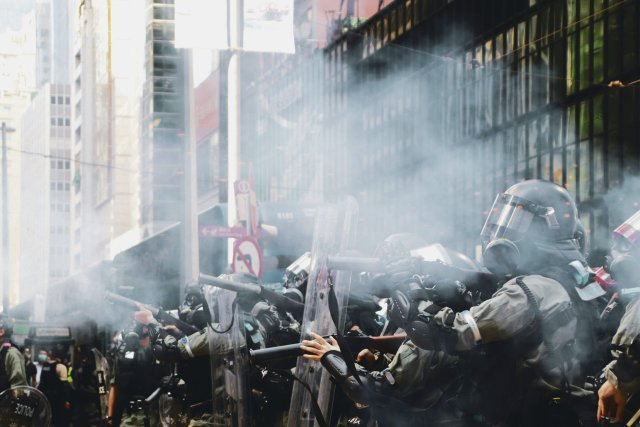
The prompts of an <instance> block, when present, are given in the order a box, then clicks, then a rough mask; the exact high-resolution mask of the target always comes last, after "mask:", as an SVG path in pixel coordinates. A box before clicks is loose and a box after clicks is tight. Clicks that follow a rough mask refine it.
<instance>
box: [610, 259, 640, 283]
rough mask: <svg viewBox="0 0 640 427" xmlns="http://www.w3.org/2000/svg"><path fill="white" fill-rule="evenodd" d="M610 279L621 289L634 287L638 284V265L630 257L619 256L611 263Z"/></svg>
mask: <svg viewBox="0 0 640 427" xmlns="http://www.w3.org/2000/svg"><path fill="white" fill-rule="evenodd" d="M609 270H610V273H611V277H612V278H613V280H615V281H616V282H617V283H618V285H619V286H621V287H628V288H631V287H634V286H637V285H638V284H639V283H640V265H638V261H637V260H636V258H634V257H632V256H631V255H620V256H618V257H616V258H614V259H613V260H612V261H611V264H610V266H609Z"/></svg>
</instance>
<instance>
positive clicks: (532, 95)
mask: <svg viewBox="0 0 640 427" xmlns="http://www.w3.org/2000/svg"><path fill="white" fill-rule="evenodd" d="M639 28H640V3H639V2H637V1H634V0H616V1H614V0H609V1H607V0H548V1H544V0H526V1H524V0H514V1H509V2H504V1H496V0H482V1H473V0H406V1H395V2H393V3H391V4H390V5H389V6H387V7H385V8H384V9H382V10H381V11H380V12H379V13H378V14H376V15H374V16H373V17H372V18H371V19H369V20H368V21H366V22H365V23H364V24H363V25H361V26H360V27H359V28H357V29H356V30H353V31H349V32H347V33H344V34H343V35H342V36H341V37H340V38H339V39H337V40H335V41H334V42H333V43H332V44H330V45H329V46H328V47H327V48H325V49H324V50H323V51H321V52H316V54H314V55H310V56H308V57H306V58H303V59H301V58H298V57H294V58H291V59H289V60H286V63H287V65H288V66H285V67H282V66H281V67H279V70H282V71H272V72H269V73H264V74H263V75H261V76H260V77H259V78H257V79H256V82H255V84H254V85H253V86H252V87H250V88H248V89H247V90H246V91H245V92H246V93H245V99H255V100H256V102H247V101H244V102H245V105H246V104H251V105H252V106H253V107H247V109H248V113H249V114H247V116H248V118H247V121H246V123H245V127H247V128H251V127H253V128H256V130H255V131H254V132H245V135H244V137H245V139H246V142H243V144H245V145H244V146H243V147H244V149H245V150H246V152H243V155H244V156H245V158H251V159H252V161H253V165H254V168H255V170H256V176H257V177H258V179H257V181H258V182H260V183H261V185H260V186H259V188H258V190H259V198H261V199H263V200H264V199H266V200H270V199H273V198H276V199H289V200H299V199H300V198H304V197H308V196H310V195H311V193H310V192H309V191H310V190H309V189H313V191H312V193H313V197H315V198H316V199H318V200H324V201H330V200H337V199H339V198H340V197H342V196H344V195H345V194H353V195H355V196H356V197H357V198H358V200H359V202H360V205H361V208H362V212H361V213H362V215H363V217H364V221H363V233H362V234H361V235H362V236H364V237H363V238H364V240H365V241H368V243H371V245H373V244H375V242H377V241H379V240H380V239H381V238H383V237H384V235H385V234H389V233H391V232H397V231H413V232H417V233H419V234H421V235H423V236H424V237H425V238H427V239H428V240H432V241H440V242H443V243H448V244H450V245H452V246H453V247H456V248H458V249H461V250H463V251H465V252H467V253H468V254H470V255H474V251H475V250H476V248H477V245H478V243H479V240H478V235H479V232H480V229H481V227H482V223H483V220H484V218H485V215H486V212H487V210H488V209H489V208H490V206H491V203H492V201H493V198H494V197H495V195H496V193H498V192H499V191H503V190H504V189H506V188H507V187H508V186H510V185H511V184H514V183H516V182H518V181H520V180H523V179H527V178H540V179H546V180H552V181H554V182H556V183H558V184H560V185H563V186H565V187H566V188H567V189H568V190H569V191H570V192H571V194H572V195H573V196H574V197H575V199H576V201H577V202H578V205H579V209H580V214H581V217H582V219H583V222H584V224H585V227H586V228H587V230H588V233H589V237H590V247H591V249H592V250H594V253H598V251H597V250H598V249H605V248H607V247H608V245H609V241H608V239H609V233H610V231H611V229H612V228H614V227H615V226H616V225H618V224H619V223H620V222H622V221H623V220H624V219H626V217H628V216H629V215H631V214H632V213H633V212H635V210H637V209H638V208H640V203H639V201H640V181H637V178H635V177H636V176H637V175H638V173H639V172H640V168H639V166H640V165H639V164H638V160H639V153H638V150H639V149H638V147H639V146H640V145H639V142H640V141H639V139H640V132H639V131H640V129H638V128H639V126H640V125H639V124H638V123H639V121H638V120H637V118H638V117H639V114H640V82H639V81H638V80H639V79H640V54H639V50H640V29H639ZM252 120H253V121H254V122H255V123H257V126H256V125H255V124H253V125H252V124H251V123H252ZM279 147H280V148H279ZM283 153H284V154H288V153H299V156H298V158H294V159H288V158H287V157H286V156H283ZM296 162H298V163H296ZM292 165H297V166H292ZM295 167H297V168H298V169H297V170H295ZM285 171H289V176H287V174H286V173H285ZM296 174H297V175H298V176H297V177H296V176H295V175H296ZM292 176H294V179H292V178H291V177H292ZM317 176H322V182H321V183H318V182H317V181H314V180H311V177H317ZM260 177H264V178H265V179H266V178H268V179H266V180H260ZM311 184H314V185H311Z"/></svg>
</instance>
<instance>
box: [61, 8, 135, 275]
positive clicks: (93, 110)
mask: <svg viewBox="0 0 640 427" xmlns="http://www.w3.org/2000/svg"><path fill="white" fill-rule="evenodd" d="M70 9H71V11H73V13H76V15H75V16H77V19H75V20H74V22H73V25H72V28H73V29H74V33H73V34H74V36H73V40H74V44H73V52H74V53H73V58H72V60H71V68H72V69H73V84H72V96H71V101H72V105H73V108H72V117H73V118H72V129H73V132H72V139H73V148H72V159H73V161H72V165H73V166H72V176H73V178H72V181H73V185H72V197H71V205H72V226H71V228H72V230H71V231H72V268H73V270H74V271H76V270H79V269H82V268H84V267H87V266H89V265H91V264H94V263H96V262H98V261H101V260H104V259H110V258H111V256H112V252H113V248H112V244H113V242H114V240H115V239H116V238H118V237H119V236H121V235H123V234H125V233H127V232H129V231H132V233H133V234H134V235H136V236H139V235H140V234H141V232H140V231H139V224H140V220H139V218H140V217H139V215H138V213H137V212H138V211H139V201H138V200H139V199H138V195H139V188H138V182H139V176H140V173H141V172H140V162H139V155H138V150H139V144H138V136H139V134H140V129H139V105H140V97H141V93H142V89H141V85H142V81H143V77H142V70H143V58H142V57H141V56H140V55H137V54H136V52H140V51H142V49H143V46H144V45H143V40H144V20H143V8H142V4H141V3H139V2H135V4H132V3H131V2H127V1H124V0H113V1H110V2H101V1H91V0H85V1H82V2H79V1H78V2H75V4H73V5H71V6H70ZM70 13H72V12H70ZM114 17H116V18H117V19H118V22H120V23H121V24H120V25H118V26H111V22H112V20H113V19H114ZM136 46H138V49H137V50H136V49H135V47H136ZM143 176H144V173H143ZM136 230H137V231H136ZM138 239H139V237H138V238H137V237H135V236H134V241H135V240H138Z"/></svg>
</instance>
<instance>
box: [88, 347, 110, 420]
mask: <svg viewBox="0 0 640 427" xmlns="http://www.w3.org/2000/svg"><path fill="white" fill-rule="evenodd" d="M91 353H93V358H94V360H95V363H96V384H97V386H98V399H99V401H100V415H101V417H102V419H104V418H106V416H107V404H108V402H109V380H110V378H109V372H111V371H110V370H109V362H108V361H107V358H106V357H104V356H103V355H102V353H100V351H98V349H97V348H93V349H91Z"/></svg>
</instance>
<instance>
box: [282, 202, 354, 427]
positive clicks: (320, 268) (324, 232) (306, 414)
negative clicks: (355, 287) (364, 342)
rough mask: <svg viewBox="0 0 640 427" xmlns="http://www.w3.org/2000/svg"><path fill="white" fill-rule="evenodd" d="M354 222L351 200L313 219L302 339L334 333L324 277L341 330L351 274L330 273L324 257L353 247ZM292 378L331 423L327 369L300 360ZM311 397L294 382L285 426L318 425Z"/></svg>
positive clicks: (325, 210)
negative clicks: (330, 281)
mask: <svg viewBox="0 0 640 427" xmlns="http://www.w3.org/2000/svg"><path fill="white" fill-rule="evenodd" d="M357 220H358V204H357V202H356V201H355V199H353V198H349V199H347V201H346V202H344V203H342V204H340V205H337V206H335V205H334V206H329V207H326V208H323V209H321V210H320V211H319V212H318V214H317V216H316V222H315V226H314V234H313V244H312V248H311V271H310V273H309V279H308V282H307V293H306V296H305V307H304V315H303V321H302V329H301V334H300V335H301V339H310V337H309V332H311V331H313V332H316V333H318V334H320V335H329V334H334V333H335V332H336V327H335V326H334V322H333V320H332V319H331V314H330V312H329V306H328V301H329V298H328V296H329V284H328V282H327V278H328V275H329V274H331V276H332V278H333V282H334V290H335V293H336V297H337V300H338V306H339V307H340V313H339V316H338V325H337V326H338V327H339V328H341V329H342V328H343V327H344V324H345V320H346V319H345V317H346V307H347V303H348V299H349V288H350V286H351V272H349V271H333V272H330V271H329V269H328V267H327V257H328V256H335V255H338V254H340V253H344V252H347V251H349V250H352V249H354V248H355V235H356V229H357ZM295 375H296V376H297V377H298V378H299V379H300V380H301V381H303V382H304V383H306V384H307V385H308V386H309V387H310V388H311V390H312V392H313V395H314V396H315V398H317V401H318V406H319V408H320V410H321V411H322V415H323V416H324V419H325V420H327V421H328V420H330V419H331V406H332V403H333V391H334V390H333V388H334V385H333V382H332V381H331V378H330V376H329V375H328V373H327V372H326V370H324V369H322V365H321V364H320V363H319V362H313V361H310V360H307V359H304V358H302V357H299V358H298V362H297V365H296V369H295ZM313 398H314V397H312V396H311V395H310V394H309V393H308V392H307V391H306V390H305V388H304V386H303V385H302V384H300V382H299V381H296V382H295V384H294V386H293V393H292V397H291V405H290V409H289V419H288V427H298V426H312V425H314V424H317V423H316V421H315V415H314V410H313V404H312V401H311V399H313Z"/></svg>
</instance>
